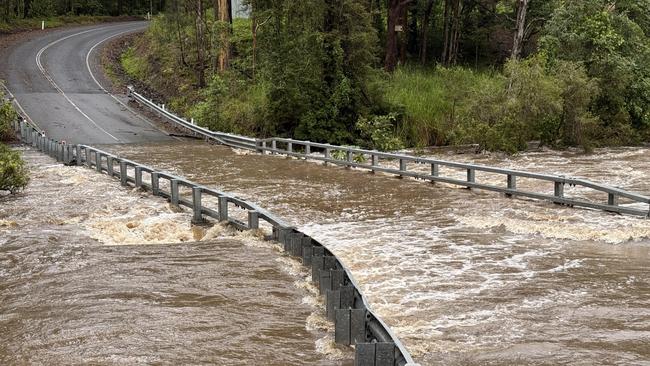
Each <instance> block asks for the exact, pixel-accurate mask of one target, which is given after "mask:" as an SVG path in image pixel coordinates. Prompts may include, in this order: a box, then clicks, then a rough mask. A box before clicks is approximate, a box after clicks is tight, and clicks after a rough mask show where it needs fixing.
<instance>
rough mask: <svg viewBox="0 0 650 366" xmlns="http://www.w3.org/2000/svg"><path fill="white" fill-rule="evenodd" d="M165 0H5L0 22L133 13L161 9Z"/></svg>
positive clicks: (0, 9) (0, 12)
mask: <svg viewBox="0 0 650 366" xmlns="http://www.w3.org/2000/svg"><path fill="white" fill-rule="evenodd" d="M164 7H165V1H164V0H4V1H2V2H0V22H9V21H12V20H15V19H23V18H34V17H40V18H43V17H45V18H48V17H53V16H57V15H113V16H115V15H126V14H128V15H134V14H146V13H147V12H148V11H153V12H158V11H160V10H161V9H164Z"/></svg>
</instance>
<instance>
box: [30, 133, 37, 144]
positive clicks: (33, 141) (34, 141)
mask: <svg viewBox="0 0 650 366" xmlns="http://www.w3.org/2000/svg"><path fill="white" fill-rule="evenodd" d="M31 139H32V147H36V146H37V145H38V132H36V131H35V130H32V136H31Z"/></svg>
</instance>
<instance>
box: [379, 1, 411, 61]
mask: <svg viewBox="0 0 650 366" xmlns="http://www.w3.org/2000/svg"><path fill="white" fill-rule="evenodd" d="M413 1H414V0H388V30H387V32H386V60H385V62H384V69H385V70H386V71H388V72H393V71H394V70H395V67H397V56H398V52H399V50H398V48H397V33H398V29H397V27H398V26H401V27H402V31H403V30H404V26H405V24H404V23H405V22H403V23H402V24H399V23H400V22H399V20H400V18H402V19H403V18H404V11H405V9H406V7H407V6H408V5H409V4H411V3H412V2H413Z"/></svg>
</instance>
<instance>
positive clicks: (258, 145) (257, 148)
mask: <svg viewBox="0 0 650 366" xmlns="http://www.w3.org/2000/svg"><path fill="white" fill-rule="evenodd" d="M263 148H264V146H263V144H262V141H260V140H255V151H256V152H258V153H260V154H264V149H263Z"/></svg>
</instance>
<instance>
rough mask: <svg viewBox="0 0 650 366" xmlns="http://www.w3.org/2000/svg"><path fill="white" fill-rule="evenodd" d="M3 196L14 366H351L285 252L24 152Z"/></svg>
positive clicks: (1, 359) (2, 262) (0, 287)
mask: <svg viewBox="0 0 650 366" xmlns="http://www.w3.org/2000/svg"><path fill="white" fill-rule="evenodd" d="M23 154H24V156H25V158H26V159H27V161H28V162H29V167H30V172H31V179H32V180H31V183H30V185H29V187H28V189H27V190H26V191H25V192H24V193H21V194H19V195H17V196H12V197H8V196H4V197H0V365H22V364H33V365H70V364H102V365H109V364H110V365H135V364H156V365H189V364H215V365H350V364H351V363H352V358H353V352H352V350H350V349H348V348H339V347H336V346H334V345H333V341H332V332H331V325H329V324H328V323H327V322H326V321H325V320H324V316H323V312H324V310H323V308H322V306H321V305H320V301H319V300H318V299H317V297H316V296H317V295H316V293H317V291H316V290H315V289H314V288H313V286H311V285H310V284H309V281H308V279H309V278H310V277H309V274H308V273H307V272H305V271H304V270H303V269H302V267H301V266H300V264H299V263H298V262H296V261H294V260H292V259H289V258H288V257H285V256H283V254H282V253H281V251H280V249H279V246H278V245H275V244H273V243H269V242H265V241H264V240H262V239H260V238H258V237H257V236H256V235H254V234H250V233H239V232H237V231H235V230H232V229H229V228H227V227H222V226H215V227H213V228H209V229H198V228H193V227H192V226H191V225H190V224H189V222H190V218H191V216H190V215H189V214H188V213H184V212H177V211H173V210H171V209H170V207H169V206H168V205H167V203H166V202H165V201H164V200H162V199H160V198H154V197H151V196H150V195H148V194H146V193H143V192H140V191H136V190H132V189H125V188H121V187H119V182H116V181H115V180H111V179H110V178H108V177H107V176H106V175H100V174H97V173H96V172H93V171H92V170H88V169H86V168H81V167H64V166H62V165H60V164H56V163H55V162H54V161H53V160H52V159H50V158H49V157H45V156H43V155H41V154H38V153H36V152H34V151H30V150H26V151H24V152H23Z"/></svg>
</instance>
